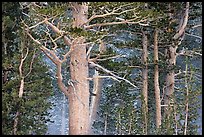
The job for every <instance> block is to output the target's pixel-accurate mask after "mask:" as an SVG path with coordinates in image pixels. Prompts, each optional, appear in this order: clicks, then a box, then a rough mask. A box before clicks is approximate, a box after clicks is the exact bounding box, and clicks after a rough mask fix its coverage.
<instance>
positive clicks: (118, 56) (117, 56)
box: [89, 55, 126, 61]
mask: <svg viewBox="0 0 204 137" xmlns="http://www.w3.org/2000/svg"><path fill="white" fill-rule="evenodd" d="M125 56H126V55H116V56H113V57H108V58H105V59H96V61H105V60H109V59H116V58H120V57H125ZM93 60H95V59H93ZM89 61H92V59H89Z"/></svg>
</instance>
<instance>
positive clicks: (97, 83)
mask: <svg viewBox="0 0 204 137" xmlns="http://www.w3.org/2000/svg"><path fill="white" fill-rule="evenodd" d="M105 51H106V46H105V44H104V43H103V41H101V43H100V45H99V52H100V54H103V53H104V52H105ZM99 75H100V73H99V72H98V71H97V70H95V74H94V79H93V82H94V83H93V84H94V87H93V93H94V94H95V95H96V96H91V105H90V118H91V121H90V122H91V125H92V124H93V123H94V121H95V120H96V117H97V111H98V107H99V103H100V97H101V91H102V85H103V79H101V78H98V76H99ZM90 128H91V127H90ZM90 132H91V131H90Z"/></svg>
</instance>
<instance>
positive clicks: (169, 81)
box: [164, 2, 189, 128]
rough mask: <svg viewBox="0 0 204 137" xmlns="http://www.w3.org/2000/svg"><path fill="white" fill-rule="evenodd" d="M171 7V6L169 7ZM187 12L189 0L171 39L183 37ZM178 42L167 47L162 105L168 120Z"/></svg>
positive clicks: (176, 39)
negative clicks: (164, 90) (166, 70)
mask: <svg viewBox="0 0 204 137" xmlns="http://www.w3.org/2000/svg"><path fill="white" fill-rule="evenodd" d="M170 8H171V7H170ZM188 13H189V2H186V8H185V12H184V15H183V16H182V18H181V20H180V24H179V29H178V31H177V33H176V34H175V35H174V37H173V40H174V41H178V39H179V38H181V37H183V35H184V32H185V28H186V25H187V22H188ZM178 46H179V44H178V43H176V42H173V45H172V46H170V47H169V48H168V53H167V54H168V55H167V57H168V68H170V70H169V72H168V73H167V76H166V92H165V97H164V105H165V106H167V107H166V108H165V110H164V111H165V112H164V113H165V115H166V118H167V119H168V121H169V118H170V114H171V113H172V111H173V109H172V107H171V106H170V103H174V102H173V100H171V98H172V95H173V93H174V81H175V78H174V76H175V73H174V69H173V67H174V66H175V65H176V57H177V53H176V50H177V48H178ZM167 128H170V123H169V122H168V123H167Z"/></svg>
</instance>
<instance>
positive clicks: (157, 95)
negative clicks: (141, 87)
mask: <svg viewBox="0 0 204 137" xmlns="http://www.w3.org/2000/svg"><path fill="white" fill-rule="evenodd" d="M154 64H155V69H154V92H155V100H156V127H157V128H159V127H160V125H161V100H160V89H159V68H158V30H157V29H155V33H154Z"/></svg>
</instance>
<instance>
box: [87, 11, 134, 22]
mask: <svg viewBox="0 0 204 137" xmlns="http://www.w3.org/2000/svg"><path fill="white" fill-rule="evenodd" d="M119 9H120V8H118V9H117V10H113V11H112V12H108V13H106V14H102V15H93V16H91V17H90V18H89V19H88V21H87V22H86V23H84V24H88V23H89V22H91V21H92V20H93V19H95V18H104V17H107V16H111V15H121V14H123V13H126V12H129V11H134V10H135V9H136V8H133V9H129V10H124V11H122V12H118V13H116V11H118V10H119Z"/></svg>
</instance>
